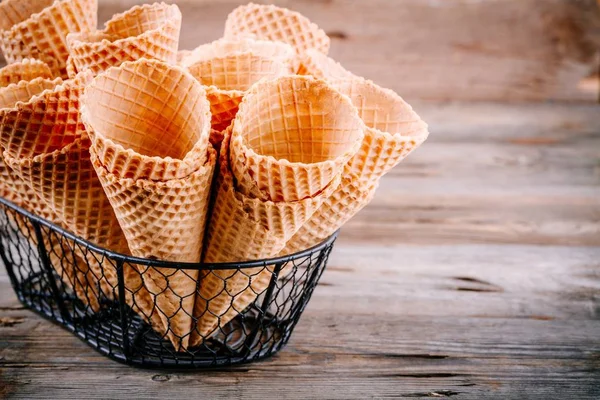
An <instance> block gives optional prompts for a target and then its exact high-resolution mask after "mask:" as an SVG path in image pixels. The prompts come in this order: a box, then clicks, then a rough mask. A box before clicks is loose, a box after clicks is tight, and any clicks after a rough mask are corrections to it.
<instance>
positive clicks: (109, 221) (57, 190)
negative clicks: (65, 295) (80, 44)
mask: <svg viewBox="0 0 600 400" xmlns="http://www.w3.org/2000/svg"><path fill="white" fill-rule="evenodd" d="M89 80H91V75H90V74H80V75H79V76H78V77H77V79H75V80H69V81H66V82H64V83H63V84H59V85H57V84H56V83H59V82H60V81H50V84H51V86H54V87H53V88H51V89H46V90H44V91H43V92H41V93H39V94H37V95H34V96H33V97H32V98H31V99H29V100H28V101H26V102H24V101H19V100H22V99H20V98H19V96H23V94H22V93H27V90H26V89H23V90H21V91H16V92H17V93H19V94H18V95H14V96H13V97H12V98H13V100H14V104H12V107H10V105H9V104H7V103H6V101H7V99H8V98H10V97H9V96H1V95H0V99H2V104H1V105H0V107H1V108H0V114H2V115H3V116H4V117H3V123H6V126H7V127H10V126H11V125H12V126H14V127H25V128H23V129H19V130H18V131H17V130H11V129H8V128H7V129H3V130H1V131H0V142H1V143H3V144H4V143H7V144H8V145H9V146H8V147H7V148H6V150H5V152H4V160H5V162H6V164H7V165H8V166H9V167H10V168H11V169H12V170H13V171H14V173H15V174H16V175H17V176H18V177H19V178H20V179H21V180H22V181H24V182H25V184H26V185H27V186H28V187H29V188H30V189H31V190H32V191H33V192H34V193H35V194H36V195H37V197H38V198H39V199H40V200H41V201H42V202H43V204H44V205H45V206H46V207H47V208H48V209H49V210H51V211H52V212H53V213H54V214H56V215H57V217H58V218H59V222H61V223H62V225H63V226H65V227H66V228H67V229H68V230H70V231H72V232H73V233H74V234H75V235H77V236H80V237H82V238H84V239H86V240H89V241H91V242H92V243H94V244H97V245H99V246H101V247H104V248H108V249H110V250H113V251H117V252H121V253H128V248H127V242H126V240H125V237H124V235H123V232H122V231H121V228H120V226H119V224H118V221H117V219H116V217H115V215H114V212H113V210H112V207H111V205H110V203H109V201H108V199H107V198H106V196H105V195H104V191H103V190H102V186H101V185H100V182H99V181H98V178H97V176H96V174H95V172H94V170H93V167H92V165H91V161H90V158H89V145H90V143H89V140H88V139H87V135H86V134H85V130H84V127H83V124H82V122H81V120H80V115H79V96H80V94H81V92H82V91H83V87H84V85H85V83H87V82H89ZM36 81H37V80H34V81H32V82H33V83H35V82H36ZM32 82H29V83H32ZM15 87H23V88H26V87H28V86H27V85H25V83H23V82H21V83H19V84H18V85H10V86H8V87H6V88H3V89H0V94H2V93H3V92H4V91H5V90H8V91H10V92H11V93H13V94H14V93H15V90H13V89H14V88H15ZM38 89H39V86H38ZM36 91H37V90H36ZM34 104H35V107H33V106H32V105H34ZM23 110H33V111H35V112H23ZM41 110H55V111H54V112H53V113H54V115H53V116H52V117H51V118H50V117H48V116H46V115H45V114H44V113H43V112H41ZM7 116H10V118H11V121H12V122H9V123H7V122H6V118H7ZM40 118H42V120H43V121H47V122H46V123H42V124H40V123H39V121H40ZM46 118H47V119H46ZM66 135H70V139H69V140H65V136H66ZM24 138H28V139H27V140H24ZM73 246H74V247H75V248H74V249H73V251H75V253H76V255H77V256H78V257H80V258H81V259H84V260H85V262H86V263H87V264H89V265H90V269H89V271H85V272H84V273H85V274H87V275H86V276H87V278H89V279H88V281H94V282H95V283H94V285H90V286H89V287H88V288H87V289H88V291H90V297H97V296H98V294H99V293H92V292H94V291H95V285H97V284H99V285H100V287H101V289H102V291H103V292H104V293H105V294H106V295H107V296H108V297H112V296H113V295H114V293H115V292H116V288H117V284H118V281H117V274H116V270H115V268H114V266H111V265H108V263H107V262H105V263H104V264H103V265H100V262H99V260H97V259H95V258H94V256H93V255H91V254H88V253H85V252H84V251H83V249H82V248H81V247H79V246H77V245H74V244H73ZM125 285H126V287H127V289H128V293H127V301H128V302H129V304H131V305H132V306H133V308H134V309H136V310H139V309H140V308H141V309H142V311H143V312H145V313H146V315H147V316H150V314H151V308H150V301H151V299H150V297H149V294H148V292H147V291H145V289H144V288H143V286H142V283H141V278H140V276H139V274H138V273H137V272H136V271H134V270H132V269H131V268H129V267H126V268H125ZM133 293H135V300H134V298H133V297H134V296H133V295H132V294H133ZM134 301H135V303H137V305H138V306H139V308H138V307H137V306H136V305H135V304H134V303H133V302H134ZM157 317H158V316H155V317H154V318H157Z"/></svg>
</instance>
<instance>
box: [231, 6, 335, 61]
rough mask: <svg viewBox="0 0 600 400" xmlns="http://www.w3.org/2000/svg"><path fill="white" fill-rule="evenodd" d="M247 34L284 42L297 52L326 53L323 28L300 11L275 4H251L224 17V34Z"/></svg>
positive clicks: (327, 49) (326, 43)
mask: <svg viewBox="0 0 600 400" xmlns="http://www.w3.org/2000/svg"><path fill="white" fill-rule="evenodd" d="M246 36H252V37H256V38H257V39H261V40H272V41H278V42H284V43H287V44H289V45H291V46H292V47H294V48H295V49H296V51H297V52H298V53H299V54H302V53H304V52H305V51H306V50H308V49H316V50H318V51H320V52H322V53H323V54H327V53H328V52H329V45H330V40H329V37H327V35H326V34H325V32H324V31H323V30H322V29H320V28H319V27H318V26H317V25H316V24H314V23H312V22H310V20H309V19H308V18H306V17H305V16H303V15H302V14H300V13H297V12H295V11H291V10H288V9H286V8H282V7H277V6H274V5H260V4H253V3H250V4H247V5H244V6H240V7H238V8H236V9H235V10H233V11H232V12H231V13H230V14H229V15H228V16H227V21H226V22H225V34H224V37H226V38H239V37H246Z"/></svg>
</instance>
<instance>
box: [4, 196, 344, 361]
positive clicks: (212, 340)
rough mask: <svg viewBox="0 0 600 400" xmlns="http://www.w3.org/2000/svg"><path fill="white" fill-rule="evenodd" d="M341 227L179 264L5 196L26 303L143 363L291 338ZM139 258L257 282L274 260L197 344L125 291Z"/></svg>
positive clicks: (271, 348) (252, 353)
mask: <svg viewBox="0 0 600 400" xmlns="http://www.w3.org/2000/svg"><path fill="white" fill-rule="evenodd" d="M336 237H337V233H336V234H334V235H332V236H331V237H330V238H329V239H327V240H325V241H324V242H323V243H321V244H319V245H317V246H315V247H313V248H311V249H308V250H305V251H302V252H300V253H296V254H293V255H290V256H286V257H282V258H276V259H269V260H260V261H254V262H244V263H231V264H214V265H204V264H180V263H177V264H175V263H170V262H161V261H156V260H147V259H139V258H134V257H128V256H124V255H121V254H116V253H113V252H110V251H108V250H105V249H101V248H99V247H97V246H95V245H93V244H91V243H89V242H86V241H84V240H82V239H81V238H78V237H76V236H74V235H72V234H70V233H69V232H66V231H65V230H64V229H61V228H60V227H58V226H56V225H54V224H52V223H50V222H48V221H46V220H44V219H42V218H40V217H38V216H36V215H33V214H31V213H29V212H27V211H25V210H24V209H22V208H20V207H18V206H16V205H14V204H13V203H11V202H9V201H7V200H5V199H3V198H0V257H1V260H2V262H3V263H4V266H5V267H6V270H7V273H8V276H9V278H10V281H11V284H12V286H13V288H14V290H15V293H16V294H17V297H18V298H19V300H20V301H21V303H23V305H24V306H25V307H27V308H29V309H31V310H33V311H36V312H37V313H38V314H40V315H42V316H43V317H45V318H47V319H49V320H51V321H53V322H55V323H57V324H59V325H61V326H62V327H64V328H65V329H67V330H69V331H71V332H72V333H73V334H75V335H76V336H78V337H79V338H81V339H82V340H83V341H84V342H86V343H87V344H88V345H90V346H91V347H93V348H94V349H96V350H97V351H99V352H100V353H101V354H104V355H106V356H108V357H110V358H112V359H114V360H117V361H119V362H122V363H126V364H130V365H135V366H140V367H149V368H152V367H156V368H169V367H171V368H211V367H220V366H225V365H232V364H240V363H246V362H251V361H255V360H258V359H262V358H265V357H269V356H271V355H273V354H275V353H277V352H278V351H279V350H281V348H282V347H283V346H284V345H285V344H286V343H287V342H288V341H289V339H290V336H291V334H292V331H293V330H294V327H295V326H296V324H297V323H298V321H299V319H300V316H301V315H302V312H303V311H304V309H305V307H306V305H307V303H308V301H309V300H310V297H311V295H312V293H313V291H314V289H315V287H316V285H317V283H318V281H319V279H320V277H321V275H322V273H323V271H324V269H325V266H326V264H327V261H328V258H329V255H330V253H331V250H332V248H333V245H334V242H335V239H336ZM90 265H95V266H96V267H98V266H99V267H101V270H102V271H104V273H106V274H107V275H109V274H112V275H113V276H116V281H115V282H116V284H115V285H113V286H110V287H109V289H108V290H106V285H104V287H101V286H102V285H100V284H98V282H99V281H100V279H96V280H89V279H79V277H81V276H82V273H81V271H86V273H87V272H89V271H90ZM132 267H136V270H142V271H143V269H144V268H152V269H156V270H160V271H174V270H177V271H183V272H185V271H200V273H202V272H204V273H210V272H209V271H216V270H228V271H229V270H230V271H234V272H235V271H239V273H245V274H247V276H248V278H249V281H250V282H251V281H252V279H253V277H255V276H258V274H259V273H260V272H264V271H265V270H268V271H269V273H270V281H269V283H268V286H265V287H264V290H262V291H261V292H260V293H256V299H255V300H254V301H253V302H252V303H251V304H250V305H249V306H247V307H246V308H245V309H243V310H239V313H238V312H236V314H237V316H236V317H235V318H233V319H231V320H230V321H228V322H227V323H226V324H223V326H221V324H220V323H219V326H218V327H217V329H216V330H215V331H214V333H211V335H210V337H207V338H206V339H205V340H204V341H203V342H202V343H201V344H200V345H198V346H196V347H187V348H185V349H181V348H179V349H176V348H175V347H174V346H173V344H172V340H168V339H167V336H166V334H163V335H161V334H159V333H157V332H156V331H155V330H154V329H153V328H152V327H151V325H150V324H149V323H148V322H147V321H148V319H147V318H143V315H142V316H140V313H139V312H135V311H134V310H133V309H132V307H130V306H129V304H130V302H129V301H126V300H125V299H126V298H131V294H130V293H128V291H129V290H130V288H129V287H128V285H127V284H126V282H125V278H124V270H126V268H132ZM140 267H141V268H140ZM164 268H167V269H164ZM141 273H143V272H141ZM100 278H101V277H100ZM105 281H106V280H105ZM82 294H85V296H91V297H93V298H86V297H84V296H83V295H82ZM156 306H157V305H156V304H154V307H156ZM159 311H160V310H158V309H157V312H159ZM194 322H195V320H194Z"/></svg>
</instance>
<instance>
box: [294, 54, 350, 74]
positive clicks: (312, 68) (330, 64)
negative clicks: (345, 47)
mask: <svg viewBox="0 0 600 400" xmlns="http://www.w3.org/2000/svg"><path fill="white" fill-rule="evenodd" d="M299 63H300V66H299V68H298V75H311V76H314V77H315V78H319V79H324V80H326V81H327V80H329V79H343V78H352V77H354V76H355V75H354V74H352V72H350V71H348V70H347V69H345V68H344V67H342V65H341V64H340V63H339V62H337V61H335V60H334V59H333V58H331V57H328V56H327V55H325V54H323V53H321V52H320V51H318V50H315V49H308V50H306V52H305V53H303V54H302V55H301V56H300V62H299Z"/></svg>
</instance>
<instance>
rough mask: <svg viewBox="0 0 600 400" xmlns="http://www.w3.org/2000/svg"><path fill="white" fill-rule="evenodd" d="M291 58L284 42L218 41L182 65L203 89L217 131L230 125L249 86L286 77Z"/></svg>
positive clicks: (290, 67) (202, 49) (201, 49)
mask: <svg viewBox="0 0 600 400" xmlns="http://www.w3.org/2000/svg"><path fill="white" fill-rule="evenodd" d="M294 57H295V53H294V50H293V48H292V47H291V46H289V45H287V44H285V43H278V42H268V41H262V40H253V39H240V40H226V39H219V40H216V41H214V42H212V43H209V44H206V45H202V46H200V47H198V48H196V49H195V50H193V51H192V52H191V53H190V54H189V55H188V56H187V57H186V58H185V59H183V61H182V65H183V66H184V67H185V68H187V69H188V71H189V72H190V73H191V74H192V75H193V76H194V77H195V78H196V79H198V81H199V82H200V83H202V84H203V85H205V86H206V87H207V94H208V100H209V101H210V103H211V113H212V128H213V129H214V130H216V131H219V132H220V131H223V130H224V129H225V128H227V127H228V126H229V125H230V123H231V121H232V120H233V118H234V117H235V115H236V113H237V110H238V106H239V104H240V103H241V101H242V99H243V97H244V95H245V92H246V91H247V90H248V89H249V88H250V86H252V85H253V84H254V83H256V82H258V81H259V80H261V79H272V78H276V77H279V76H283V75H288V74H290V73H291V72H292V71H293V62H294Z"/></svg>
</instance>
